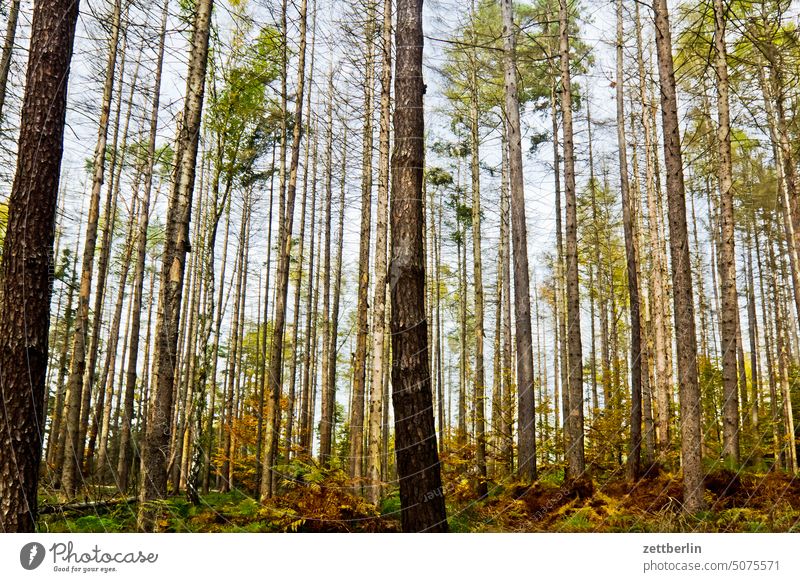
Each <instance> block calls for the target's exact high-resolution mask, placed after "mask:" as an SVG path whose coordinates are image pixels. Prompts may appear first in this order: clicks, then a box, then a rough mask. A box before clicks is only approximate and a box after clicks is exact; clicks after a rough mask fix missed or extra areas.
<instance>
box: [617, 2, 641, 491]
mask: <svg viewBox="0 0 800 582" xmlns="http://www.w3.org/2000/svg"><path fill="white" fill-rule="evenodd" d="M623 44H624V37H623V23H622V0H617V93H616V97H617V146H618V148H619V183H620V193H621V194H622V225H623V230H624V234H625V258H626V266H627V269H628V297H629V307H630V325H631V360H630V366H631V416H630V422H631V440H630V444H629V448H628V476H629V477H630V479H631V480H633V481H635V480H637V479H638V478H639V477H640V476H641V470H642V466H641V451H642V339H641V318H640V313H639V311H640V310H639V249H638V248H637V245H636V238H637V233H636V232H634V229H635V226H636V218H635V210H636V206H635V205H634V203H633V201H632V200H631V195H630V185H629V182H628V152H627V148H628V144H627V141H626V136H625V106H624V103H625V94H624V92H623V88H624V72H623V71H624V62H623V54H622V49H623Z"/></svg>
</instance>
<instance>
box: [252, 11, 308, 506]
mask: <svg viewBox="0 0 800 582" xmlns="http://www.w3.org/2000/svg"><path fill="white" fill-rule="evenodd" d="M307 6H308V1H307V0H301V3H300V46H299V49H298V56H299V61H298V65H297V92H296V95H295V111H294V129H293V130H292V149H291V160H290V162H289V183H288V185H287V189H286V208H285V215H284V216H283V217H282V220H281V222H280V228H279V234H278V250H279V253H278V271H277V276H276V279H277V280H276V286H275V321H274V323H273V333H272V343H271V349H270V362H269V374H268V386H269V394H270V406H269V409H270V413H269V416H268V417H267V446H266V451H265V453H266V462H265V466H264V469H265V471H266V476H267V477H266V479H262V482H261V497H262V498H265V497H271V496H272V494H273V492H274V491H273V480H274V479H275V476H276V474H275V471H274V467H273V465H274V463H275V461H276V460H277V456H278V440H279V438H280V422H281V410H280V400H281V398H280V396H281V384H282V374H283V333H284V328H285V326H286V295H287V293H288V290H289V259H290V258H291V252H292V223H293V221H294V202H295V195H296V194H297V167H298V165H299V161H300V138H301V137H302V129H303V91H304V89H305V59H306V25H307Z"/></svg>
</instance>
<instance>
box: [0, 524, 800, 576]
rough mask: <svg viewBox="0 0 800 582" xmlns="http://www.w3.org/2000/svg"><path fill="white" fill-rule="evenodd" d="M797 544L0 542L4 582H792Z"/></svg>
mask: <svg viewBox="0 0 800 582" xmlns="http://www.w3.org/2000/svg"><path fill="white" fill-rule="evenodd" d="M798 542H800V537H797V536H796V535H792V534H418V535H412V534H349V535H348V534H6V535H0V580H5V581H9V582H16V581H29V580H30V581H34V580H36V581H38V580H103V581H108V582H123V581H135V582H142V581H143V580H147V581H153V582H155V581H156V580H167V579H171V580H185V581H192V582H194V581H203V580H217V581H220V580H221V581H223V582H227V581H230V582H233V581H235V580H244V579H245V578H244V577H245V576H247V579H252V580H300V581H303V580H325V581H326V582H331V581H333V582H335V581H338V580H342V581H345V580H346V581H348V582H361V581H365V582H366V581H370V582H371V581H373V580H380V581H381V582H384V581H388V582H393V581H395V580H396V581H403V582H409V581H411V582H428V581H429V580H442V581H448V580H459V581H462V580H463V581H472V580H475V581H481V582H485V581H489V580H512V579H514V580H531V581H533V580H547V579H561V580H564V579H566V580H579V579H587V580H588V579H591V580H597V579H600V580H606V579H613V580H615V581H620V582H625V581H639V580H665V581H666V580H669V581H670V582H672V581H673V580H694V581H698V582H702V581H704V580H747V581H748V582H749V581H753V580H765V581H766V580H770V581H771V580H792V581H797V580H800V556H798V554H800V551H798V550H799V549H800V546H798ZM175 577H181V578H175ZM512 577H513V578H512ZM551 577H552V578H551ZM584 577H585V578H584Z"/></svg>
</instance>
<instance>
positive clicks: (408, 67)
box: [389, 0, 447, 532]
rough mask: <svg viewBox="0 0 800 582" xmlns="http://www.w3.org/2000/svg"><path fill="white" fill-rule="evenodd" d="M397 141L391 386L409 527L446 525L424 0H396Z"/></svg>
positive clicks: (404, 509)
mask: <svg viewBox="0 0 800 582" xmlns="http://www.w3.org/2000/svg"><path fill="white" fill-rule="evenodd" d="M395 44H396V46H397V73H396V78H395V83H394V89H395V103H396V106H395V116H394V132H395V148H394V153H393V154H392V205H391V227H392V234H391V257H392V260H391V264H390V267H389V277H390V287H391V296H392V311H391V327H392V389H393V395H392V399H393V403H394V418H395V452H396V455H397V475H398V480H399V484H400V503H401V507H402V510H401V521H402V527H403V531H405V532H446V531H447V516H446V513H445V505H444V490H443V489H442V479H441V473H440V467H439V455H438V452H437V446H436V431H435V428H434V421H433V409H432V405H433V396H432V394H431V378H430V365H429V362H428V345H427V344H428V330H427V321H426V318H425V261H424V257H423V254H422V240H423V223H424V214H423V205H422V193H423V187H422V180H423V164H424V145H425V144H424V135H425V133H424V118H423V95H424V93H425V85H424V83H423V81H422V45H423V34H422V0H398V2H397V28H396V32H395Z"/></svg>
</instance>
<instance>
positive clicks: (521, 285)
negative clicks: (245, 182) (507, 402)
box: [500, 0, 536, 483]
mask: <svg viewBox="0 0 800 582" xmlns="http://www.w3.org/2000/svg"><path fill="white" fill-rule="evenodd" d="M500 6H501V8H502V11H503V47H504V51H505V62H504V70H505V113H506V118H507V119H506V131H507V134H508V137H507V139H508V150H509V185H510V190H511V230H512V235H511V238H512V244H513V250H514V316H515V323H516V331H517V335H516V348H517V393H518V395H519V452H518V453H517V454H518V458H519V465H518V468H517V472H518V474H519V476H520V478H522V479H523V480H524V481H526V482H529V483H530V482H533V481H534V480H535V479H536V413H535V410H534V406H535V404H534V388H533V336H532V331H531V298H530V275H529V271H528V233H527V226H526V224H525V194H524V185H523V179H522V142H521V137H520V122H519V98H518V93H517V74H516V32H515V30H514V20H513V7H512V6H513V5H512V0H501V5H500Z"/></svg>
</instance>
